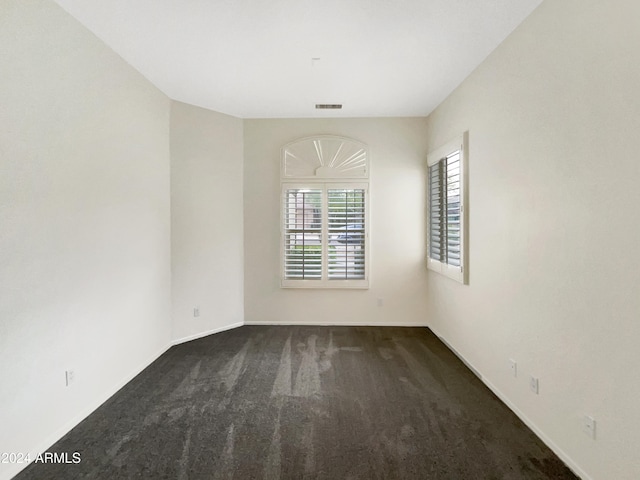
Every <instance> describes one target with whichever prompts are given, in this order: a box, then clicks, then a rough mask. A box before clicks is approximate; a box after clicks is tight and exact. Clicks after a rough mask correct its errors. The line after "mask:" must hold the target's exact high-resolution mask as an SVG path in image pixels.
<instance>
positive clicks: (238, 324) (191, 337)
mask: <svg viewBox="0 0 640 480" xmlns="http://www.w3.org/2000/svg"><path fill="white" fill-rule="evenodd" d="M243 325H246V324H245V323H244V322H236V323H232V324H231V325H225V326H224V327H219V328H214V329H213V330H207V331H206V332H199V333H196V334H194V335H189V336H187V337H182V338H178V339H177V340H174V341H173V342H171V344H172V345H180V344H181V343H185V342H190V341H191V340H197V339H198V338H202V337H207V336H209V335H213V334H214V333H220V332H224V331H226V330H233V329H234V328H238V327H241V326H243Z"/></svg>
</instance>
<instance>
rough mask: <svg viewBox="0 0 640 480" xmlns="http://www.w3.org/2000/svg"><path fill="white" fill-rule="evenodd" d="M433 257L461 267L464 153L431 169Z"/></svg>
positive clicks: (455, 153) (430, 209)
mask: <svg viewBox="0 0 640 480" xmlns="http://www.w3.org/2000/svg"><path fill="white" fill-rule="evenodd" d="M428 175H429V257H430V258H432V259H433V260H437V261H439V262H442V263H445V264H447V265H452V266H454V267H460V266H461V226H462V224H461V208H462V203H461V185H460V150H457V151H455V152H453V153H451V154H450V155H448V156H447V157H445V158H443V159H441V160H439V161H438V162H436V163H434V164H433V165H431V166H430V167H429V171H428Z"/></svg>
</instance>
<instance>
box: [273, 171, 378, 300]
mask: <svg viewBox="0 0 640 480" xmlns="http://www.w3.org/2000/svg"><path fill="white" fill-rule="evenodd" d="M323 180H324V181H317V180H315V179H310V180H309V181H306V182H282V184H281V189H280V287H281V288H307V289H308V288H315V289H368V288H369V268H370V262H369V256H370V252H371V244H370V235H369V229H370V227H369V223H370V220H369V218H370V216H369V211H370V206H369V182H367V181H364V182H363V181H360V182H358V181H357V180H356V181H350V182H345V181H334V180H332V179H326V178H325V179H323ZM295 189H321V190H322V225H321V246H322V276H321V279H320V280H304V279H302V280H300V279H287V278H286V272H285V270H286V268H287V267H286V249H285V241H284V240H285V233H286V229H285V223H286V219H285V208H284V198H285V197H286V194H287V191H288V190H295ZM333 189H338V190H342V189H345V190H350V189H354V190H355V189H358V190H364V239H365V249H364V278H362V279H351V280H350V279H333V280H332V279H329V241H328V240H329V224H328V218H329V204H328V191H329V190H333Z"/></svg>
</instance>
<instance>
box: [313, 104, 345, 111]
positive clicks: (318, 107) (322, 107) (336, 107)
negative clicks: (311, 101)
mask: <svg viewBox="0 0 640 480" xmlns="http://www.w3.org/2000/svg"><path fill="white" fill-rule="evenodd" d="M341 108H342V104H341V103H316V110H340V109H341Z"/></svg>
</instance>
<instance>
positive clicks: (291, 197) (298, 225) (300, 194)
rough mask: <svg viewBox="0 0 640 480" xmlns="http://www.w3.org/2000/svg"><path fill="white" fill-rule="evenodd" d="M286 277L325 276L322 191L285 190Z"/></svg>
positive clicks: (314, 277) (300, 278) (295, 278)
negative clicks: (323, 271) (323, 274)
mask: <svg viewBox="0 0 640 480" xmlns="http://www.w3.org/2000/svg"><path fill="white" fill-rule="evenodd" d="M283 205H284V212H283V213H284V215H283V219H284V278H285V279H292V280H321V279H322V190H321V189H290V190H285V193H284V201H283Z"/></svg>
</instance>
